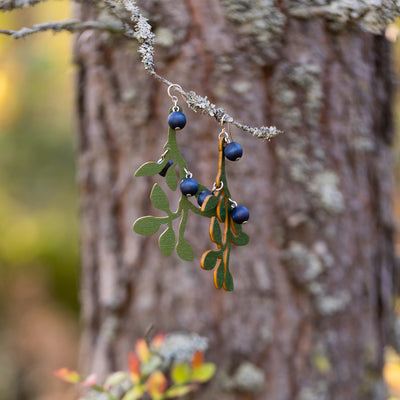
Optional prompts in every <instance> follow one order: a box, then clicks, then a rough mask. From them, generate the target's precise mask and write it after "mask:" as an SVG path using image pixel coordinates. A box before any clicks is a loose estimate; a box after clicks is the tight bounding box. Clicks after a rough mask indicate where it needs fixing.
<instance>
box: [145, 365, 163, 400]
mask: <svg viewBox="0 0 400 400" xmlns="http://www.w3.org/2000/svg"><path fill="white" fill-rule="evenodd" d="M167 386H168V381H167V378H166V377H165V376H164V374H163V373H162V372H161V371H155V372H153V373H152V374H151V375H150V376H149V379H147V382H146V388H147V392H148V393H149V395H150V397H151V398H152V399H153V400H159V399H161V398H162V397H163V393H164V392H165V391H166V389H167Z"/></svg>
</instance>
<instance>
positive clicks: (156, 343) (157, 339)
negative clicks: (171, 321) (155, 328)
mask: <svg viewBox="0 0 400 400" xmlns="http://www.w3.org/2000/svg"><path fill="white" fill-rule="evenodd" d="M166 336H167V335H166V334H165V333H157V335H156V336H154V338H153V340H152V341H151V347H152V348H153V349H159V348H160V347H161V345H162V344H163V343H164V341H165V338H166Z"/></svg>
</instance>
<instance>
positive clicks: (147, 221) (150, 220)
mask: <svg viewBox="0 0 400 400" xmlns="http://www.w3.org/2000/svg"><path fill="white" fill-rule="evenodd" d="M164 222H165V219H164V218H156V217H151V216H146V217H141V218H139V219H137V220H136V222H135V223H134V224H133V230H134V231H135V232H136V233H138V234H139V235H144V236H149V235H152V234H153V233H156V232H157V231H158V230H159V228H160V225H161V224H162V223H164Z"/></svg>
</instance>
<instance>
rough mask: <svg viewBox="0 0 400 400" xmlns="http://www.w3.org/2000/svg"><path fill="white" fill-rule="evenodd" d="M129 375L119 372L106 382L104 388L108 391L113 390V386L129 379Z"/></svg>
mask: <svg viewBox="0 0 400 400" xmlns="http://www.w3.org/2000/svg"><path fill="white" fill-rule="evenodd" d="M127 378H128V375H127V374H126V373H125V372H122V371H119V372H114V373H113V374H111V375H110V376H109V377H108V378H107V379H106V381H105V383H104V387H105V389H106V390H109V389H111V388H112V387H113V386H116V385H118V384H119V383H121V382H122V381H123V380H125V379H127Z"/></svg>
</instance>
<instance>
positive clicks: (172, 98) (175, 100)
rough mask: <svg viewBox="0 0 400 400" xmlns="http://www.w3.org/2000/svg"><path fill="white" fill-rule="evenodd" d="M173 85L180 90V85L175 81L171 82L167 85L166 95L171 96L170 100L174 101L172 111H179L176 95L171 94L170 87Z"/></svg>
mask: <svg viewBox="0 0 400 400" xmlns="http://www.w3.org/2000/svg"><path fill="white" fill-rule="evenodd" d="M173 87H176V88H177V89H180V90H182V88H181V87H180V85H178V84H176V83H171V85H169V86H168V90H167V93H168V96H169V97H170V98H171V100H172V101H173V103H174V106H173V107H172V111H179V107H178V97H176V96H175V95H173V94H171V89H172V88H173Z"/></svg>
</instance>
